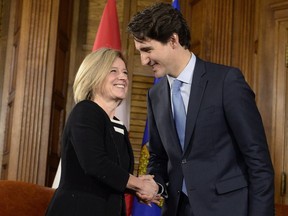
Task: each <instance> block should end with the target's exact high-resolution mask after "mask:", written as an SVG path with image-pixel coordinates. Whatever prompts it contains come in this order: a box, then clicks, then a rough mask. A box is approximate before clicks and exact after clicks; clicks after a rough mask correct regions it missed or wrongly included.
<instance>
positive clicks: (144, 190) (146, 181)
mask: <svg viewBox="0 0 288 216" xmlns="http://www.w3.org/2000/svg"><path fill="white" fill-rule="evenodd" d="M127 188H129V189H131V190H134V191H135V192H136V195H137V197H138V199H139V200H140V202H142V203H145V204H147V205H149V206H150V205H151V202H153V203H156V204H157V205H159V204H160V200H161V195H160V194H158V191H159V185H158V184H157V183H156V182H155V181H154V176H153V175H143V176H140V177H135V176H133V175H130V176H129V180H128V183H127Z"/></svg>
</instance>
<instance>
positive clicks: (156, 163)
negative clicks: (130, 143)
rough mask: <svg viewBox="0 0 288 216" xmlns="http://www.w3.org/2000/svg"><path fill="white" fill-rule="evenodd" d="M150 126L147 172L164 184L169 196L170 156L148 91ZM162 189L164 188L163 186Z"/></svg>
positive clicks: (165, 193)
mask: <svg viewBox="0 0 288 216" xmlns="http://www.w3.org/2000/svg"><path fill="white" fill-rule="evenodd" d="M148 128H149V153H150V158H149V163H148V167H147V172H148V173H149V174H151V175H154V176H155V177H154V179H155V181H156V182H157V183H158V184H160V185H161V186H163V187H164V188H163V190H162V192H163V193H162V194H163V196H164V197H165V196H167V192H166V191H167V188H166V184H168V173H167V163H168V156H167V154H166V152H165V149H164V147H163V144H162V142H161V138H160V135H159V133H158V129H157V126H156V123H155V118H154V112H153V110H152V106H151V102H150V96H149V93H148ZM161 189H162V188H161Z"/></svg>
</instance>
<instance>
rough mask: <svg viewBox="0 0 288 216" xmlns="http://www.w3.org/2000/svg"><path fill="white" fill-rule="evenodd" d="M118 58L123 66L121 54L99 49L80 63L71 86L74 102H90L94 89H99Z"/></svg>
mask: <svg viewBox="0 0 288 216" xmlns="http://www.w3.org/2000/svg"><path fill="white" fill-rule="evenodd" d="M117 57H119V58H121V59H122V60H123V61H124V63H125V65H126V61H125V58H124V57H123V55H122V53H121V52H120V51H118V50H114V49H110V48H101V49H98V50H96V51H94V52H91V53H90V54H88V55H87V56H86V57H85V59H84V60H83V62H82V63H81V65H80V67H79V69H78V71H77V74H76V77H75V80H74V84H73V92H74V101H75V103H78V102H80V101H82V100H91V99H93V97H94V95H95V90H96V89H101V88H102V84H103V81H104V79H105V78H106V76H107V75H108V73H109V71H110V69H111V66H112V64H113V62H114V60H115V59H116V58H117Z"/></svg>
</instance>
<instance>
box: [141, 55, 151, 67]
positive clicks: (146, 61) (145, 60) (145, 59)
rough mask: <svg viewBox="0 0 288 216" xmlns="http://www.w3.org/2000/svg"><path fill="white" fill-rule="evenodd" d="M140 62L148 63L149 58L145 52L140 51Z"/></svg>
mask: <svg viewBox="0 0 288 216" xmlns="http://www.w3.org/2000/svg"><path fill="white" fill-rule="evenodd" d="M140 56H141V64H142V65H148V64H149V62H150V58H149V56H148V55H147V54H144V53H141V55H140Z"/></svg>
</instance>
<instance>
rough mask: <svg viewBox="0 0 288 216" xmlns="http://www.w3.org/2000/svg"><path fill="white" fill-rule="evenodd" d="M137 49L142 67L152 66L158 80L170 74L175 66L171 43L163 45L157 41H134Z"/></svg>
mask: <svg viewBox="0 0 288 216" xmlns="http://www.w3.org/2000/svg"><path fill="white" fill-rule="evenodd" d="M134 43H135V47H136V49H137V50H138V51H139V52H140V58H141V63H142V65H147V66H150V67H151V68H152V70H153V72H154V76H155V77H156V78H159V77H163V76H165V75H167V74H170V71H171V65H173V58H172V51H173V49H172V47H171V45H170V43H169V42H168V43H167V44H162V43H160V42H159V41H157V40H153V39H149V38H148V39H147V40H145V41H138V40H134Z"/></svg>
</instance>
